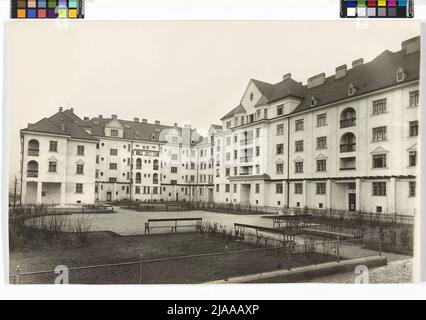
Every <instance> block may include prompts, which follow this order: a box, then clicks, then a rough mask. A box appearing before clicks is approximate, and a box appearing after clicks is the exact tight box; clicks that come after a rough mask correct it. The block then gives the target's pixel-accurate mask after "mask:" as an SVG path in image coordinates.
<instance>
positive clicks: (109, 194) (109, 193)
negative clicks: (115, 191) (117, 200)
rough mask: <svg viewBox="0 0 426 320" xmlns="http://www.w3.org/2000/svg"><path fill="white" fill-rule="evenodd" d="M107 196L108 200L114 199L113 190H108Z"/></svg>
mask: <svg viewBox="0 0 426 320" xmlns="http://www.w3.org/2000/svg"><path fill="white" fill-rule="evenodd" d="M106 196H107V197H106V200H107V201H111V200H112V192H111V191H108V192H107V195H106Z"/></svg>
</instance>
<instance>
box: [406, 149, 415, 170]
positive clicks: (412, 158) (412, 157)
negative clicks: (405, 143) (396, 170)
mask: <svg viewBox="0 0 426 320" xmlns="http://www.w3.org/2000/svg"><path fill="white" fill-rule="evenodd" d="M408 165H409V166H410V167H415V166H416V165H417V151H410V152H409V153H408Z"/></svg>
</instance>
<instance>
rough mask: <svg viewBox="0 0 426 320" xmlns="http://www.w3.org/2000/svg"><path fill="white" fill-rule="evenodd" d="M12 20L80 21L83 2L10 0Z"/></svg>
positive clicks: (76, 0) (69, 0)
mask: <svg viewBox="0 0 426 320" xmlns="http://www.w3.org/2000/svg"><path fill="white" fill-rule="evenodd" d="M11 8H12V18H14V19H82V18H84V0H12V7H11Z"/></svg>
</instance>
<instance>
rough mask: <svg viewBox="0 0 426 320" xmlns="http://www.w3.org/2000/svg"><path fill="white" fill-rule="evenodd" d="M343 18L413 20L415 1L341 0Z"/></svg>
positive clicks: (341, 15)
mask: <svg viewBox="0 0 426 320" xmlns="http://www.w3.org/2000/svg"><path fill="white" fill-rule="evenodd" d="M340 17H342V18H413V17H414V3H413V0H402V1H397V0H387V1H386V0H378V1H369V0H341V6H340Z"/></svg>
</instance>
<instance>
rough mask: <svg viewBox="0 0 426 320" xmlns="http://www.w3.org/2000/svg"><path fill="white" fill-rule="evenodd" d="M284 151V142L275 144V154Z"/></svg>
mask: <svg viewBox="0 0 426 320" xmlns="http://www.w3.org/2000/svg"><path fill="white" fill-rule="evenodd" d="M283 153H284V144H282V143H279V144H277V154H283Z"/></svg>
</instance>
